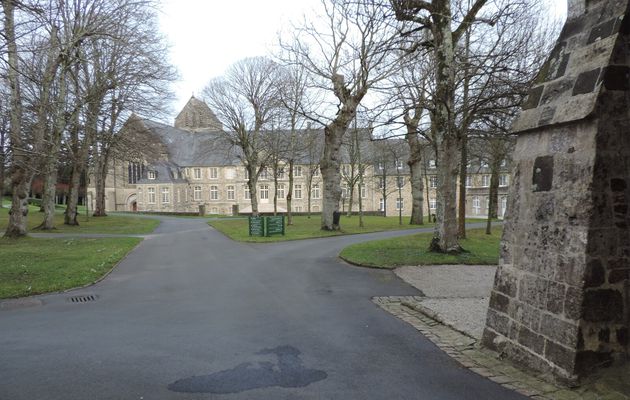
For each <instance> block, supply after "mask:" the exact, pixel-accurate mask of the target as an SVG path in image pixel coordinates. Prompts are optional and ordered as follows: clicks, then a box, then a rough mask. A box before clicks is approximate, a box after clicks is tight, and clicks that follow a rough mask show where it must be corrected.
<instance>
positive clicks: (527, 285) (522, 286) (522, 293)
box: [518, 275, 549, 309]
mask: <svg viewBox="0 0 630 400" xmlns="http://www.w3.org/2000/svg"><path fill="white" fill-rule="evenodd" d="M548 285H549V281H547V280H545V279H541V278H539V277H537V276H535V275H523V276H522V277H521V280H520V282H519V288H518V299H519V300H520V301H522V302H524V303H528V304H531V305H532V306H534V307H537V308H541V309H542V308H544V307H545V303H546V301H547V287H548Z"/></svg>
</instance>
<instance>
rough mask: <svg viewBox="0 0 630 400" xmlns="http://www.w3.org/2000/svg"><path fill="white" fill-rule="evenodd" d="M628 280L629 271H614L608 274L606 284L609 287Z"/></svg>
mask: <svg viewBox="0 0 630 400" xmlns="http://www.w3.org/2000/svg"><path fill="white" fill-rule="evenodd" d="M627 280H630V269H614V270H612V271H610V272H609V273H608V283H610V284H611V285H613V284H615V283H619V282H622V281H627Z"/></svg>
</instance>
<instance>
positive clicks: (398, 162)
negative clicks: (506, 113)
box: [396, 160, 403, 169]
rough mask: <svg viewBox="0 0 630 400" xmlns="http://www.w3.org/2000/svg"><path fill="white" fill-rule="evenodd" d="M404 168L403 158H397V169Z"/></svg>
mask: <svg viewBox="0 0 630 400" xmlns="http://www.w3.org/2000/svg"><path fill="white" fill-rule="evenodd" d="M402 168H403V162H402V161H401V160H396V169H402Z"/></svg>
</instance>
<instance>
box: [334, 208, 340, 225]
mask: <svg viewBox="0 0 630 400" xmlns="http://www.w3.org/2000/svg"><path fill="white" fill-rule="evenodd" d="M340 219H341V213H340V212H339V211H333V225H339V220H340Z"/></svg>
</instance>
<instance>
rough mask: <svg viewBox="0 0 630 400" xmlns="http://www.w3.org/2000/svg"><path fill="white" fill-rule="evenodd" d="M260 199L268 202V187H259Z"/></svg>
mask: <svg viewBox="0 0 630 400" xmlns="http://www.w3.org/2000/svg"><path fill="white" fill-rule="evenodd" d="M260 199H261V200H268V199H269V185H261V186H260Z"/></svg>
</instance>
